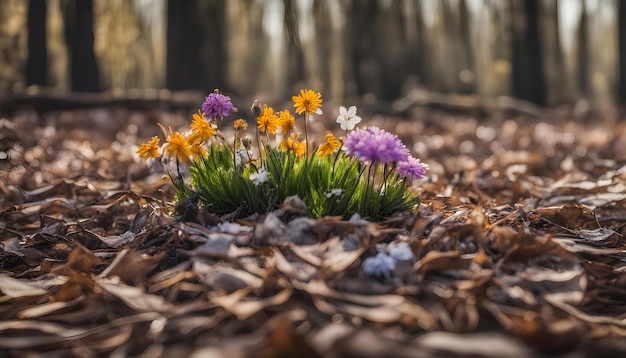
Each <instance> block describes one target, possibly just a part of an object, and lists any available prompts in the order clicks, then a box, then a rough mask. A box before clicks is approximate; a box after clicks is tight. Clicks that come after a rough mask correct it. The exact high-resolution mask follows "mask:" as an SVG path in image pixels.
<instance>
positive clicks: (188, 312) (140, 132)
mask: <svg viewBox="0 0 626 358" xmlns="http://www.w3.org/2000/svg"><path fill="white" fill-rule="evenodd" d="M331 114H332V113H331ZM362 115H363V117H364V119H363V122H362V123H361V125H372V124H376V125H379V126H381V127H384V128H386V129H388V130H390V131H392V132H395V133H399V134H400V135H401V136H402V138H403V140H404V142H405V143H409V144H410V145H409V146H410V149H411V150H412V152H413V154H415V155H416V156H418V157H419V158H421V159H422V161H423V162H425V163H427V164H429V165H430V171H429V172H428V174H427V177H426V178H425V179H424V180H423V181H421V182H419V183H416V188H417V189H418V190H419V191H420V192H421V198H422V203H421V205H420V206H419V208H418V209H417V210H416V212H413V213H407V214H405V215H400V216H397V217H392V218H389V219H388V220H387V221H384V222H377V223H375V222H369V221H367V220H365V219H362V218H356V217H355V218H352V219H350V220H346V219H341V218H322V219H319V220H312V219H303V218H297V215H295V214H293V213H291V214H290V212H289V209H288V208H284V210H281V211H280V212H278V213H276V214H275V215H274V216H273V220H266V218H267V217H268V216H254V217H250V218H245V219H241V220H236V221H234V222H227V221H225V220H224V219H223V218H220V217H217V216H215V215H212V214H210V213H206V212H203V211H198V210H195V209H194V208H193V207H192V206H187V207H183V208H184V209H186V210H185V211H184V215H183V216H180V217H176V218H175V217H172V216H171V215H169V214H170V213H171V211H172V208H173V206H174V202H173V200H174V197H175V196H174V189H173V187H172V185H171V184H170V183H169V181H168V179H167V177H166V176H164V175H163V172H162V171H159V170H158V168H154V167H153V168H152V169H149V168H147V166H146V165H145V163H143V162H140V161H139V160H138V159H137V158H136V156H135V154H134V152H135V150H136V148H137V147H136V146H137V145H138V144H140V143H143V142H144V141H145V140H147V139H149V138H150V137H151V136H152V135H156V134H158V127H157V126H156V122H157V121H158V122H160V123H162V124H164V125H166V126H167V125H172V126H173V127H177V126H182V125H186V124H188V123H189V122H190V120H191V115H190V113H187V112H184V113H183V112H181V113H171V112H168V111H165V110H159V109H154V110H145V111H134V110H129V109H125V108H121V107H110V108H106V109H105V108H93V109H81V110H65V111H58V112H50V113H46V114H42V115H39V114H37V113H36V112H34V111H28V110H23V111H18V112H16V113H14V114H13V115H11V116H9V117H5V118H1V119H0V177H1V179H0V245H1V248H0V356H3V357H4V356H7V357H11V356H25V355H28V356H39V355H44V354H45V356H46V357H54V356H59V357H61V356H62V357H67V356H80V357H89V356H101V355H107V356H108V355H110V356H199V355H200V354H204V355H206V354H211V353H214V354H215V356H224V357H238V356H240V357H246V356H254V357H288V356H299V357H302V358H304V357H382V356H388V357H392V356H393V357H420V356H423V357H447V356H464V355H465V356H472V357H483V356H484V357H504V356H511V357H537V356H563V357H586V356H594V357H598V356H616V355H619V354H620V353H621V354H624V353H626V339H624V337H626V251H625V244H624V235H625V234H626V122H617V121H612V120H605V119H597V118H594V117H593V116H591V119H587V120H582V119H576V118H570V116H567V115H559V116H556V117H544V118H537V117H531V116H529V115H519V114H515V113H508V114H505V113H500V114H496V115H492V116H489V118H485V119H476V118H475V117H473V116H470V115H462V114H458V113H457V114H449V113H444V112H438V111H435V110H427V109H423V108H422V109H419V108H417V109H416V110H414V111H413V113H412V114H411V116H410V117H411V118H396V117H392V116H385V115H374V116H367V115H366V114H362ZM231 121H232V120H231ZM327 121H328V123H325V122H323V121H321V122H318V123H317V124H316V125H314V126H313V128H312V130H313V132H314V133H322V132H323V130H324V129H325V128H330V125H331V124H332V120H329V119H327ZM318 137H320V138H321V136H318ZM183 205H184V204H183ZM276 218H278V219H280V221H278V222H277V221H276V220H274V219H276ZM285 228H286V229H285ZM281 230H282V231H281ZM294 232H295V233H296V234H293V233H294ZM277 233H278V234H277ZM401 242H402V243H406V244H403V245H408V246H409V247H410V249H411V251H412V254H413V255H412V257H408V258H405V259H403V260H398V261H397V262H396V263H395V268H394V270H393V271H392V272H391V275H390V276H389V277H383V276H381V277H370V276H368V275H366V274H364V272H363V269H362V267H361V263H362V262H363V261H364V260H365V259H367V258H369V257H373V256H375V255H376V254H377V252H383V251H384V252H390V251H391V250H392V249H393V248H394V247H398V246H399V245H400V243H401Z"/></svg>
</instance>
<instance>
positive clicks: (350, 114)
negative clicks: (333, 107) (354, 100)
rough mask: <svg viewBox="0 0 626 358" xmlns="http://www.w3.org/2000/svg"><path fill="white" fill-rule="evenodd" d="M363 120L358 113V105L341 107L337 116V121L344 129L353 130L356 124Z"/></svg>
mask: <svg viewBox="0 0 626 358" xmlns="http://www.w3.org/2000/svg"><path fill="white" fill-rule="evenodd" d="M360 122H361V117H359V116H357V115H356V106H350V108H348V109H346V107H344V106H341V107H339V116H338V117H337V123H339V124H340V125H341V129H343V130H344V131H348V130H353V129H354V126H355V125H357V124H359V123H360Z"/></svg>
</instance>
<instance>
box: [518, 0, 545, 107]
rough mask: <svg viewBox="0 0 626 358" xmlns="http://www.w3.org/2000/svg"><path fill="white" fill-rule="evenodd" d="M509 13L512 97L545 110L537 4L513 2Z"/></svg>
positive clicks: (534, 1) (524, 0) (532, 0)
mask: <svg viewBox="0 0 626 358" xmlns="http://www.w3.org/2000/svg"><path fill="white" fill-rule="evenodd" d="M511 9H512V17H513V18H512V25H513V61H512V62H513V69H512V87H513V88H512V91H513V95H514V96H515V97H518V98H521V99H525V100H528V101H531V102H533V103H536V104H539V105H542V106H545V105H546V97H547V96H546V94H547V90H546V79H545V73H544V66H543V59H542V50H541V39H540V31H539V19H540V0H521V1H520V0H514V2H513V4H512V6H511Z"/></svg>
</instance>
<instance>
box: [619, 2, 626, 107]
mask: <svg viewBox="0 0 626 358" xmlns="http://www.w3.org/2000/svg"><path fill="white" fill-rule="evenodd" d="M617 13H618V27H619V33H618V36H619V37H618V38H619V90H618V99H619V102H620V103H621V104H626V3H625V2H624V1H618V2H617Z"/></svg>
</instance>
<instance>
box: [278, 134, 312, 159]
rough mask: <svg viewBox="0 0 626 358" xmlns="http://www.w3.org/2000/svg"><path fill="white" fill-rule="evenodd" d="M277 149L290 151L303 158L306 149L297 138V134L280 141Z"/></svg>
mask: <svg viewBox="0 0 626 358" xmlns="http://www.w3.org/2000/svg"><path fill="white" fill-rule="evenodd" d="M278 147H279V148H280V149H281V150H283V151H288V150H291V151H292V152H294V153H295V154H296V155H297V156H298V157H301V156H303V155H304V152H305V149H306V145H305V143H304V142H303V141H301V140H300V139H299V138H298V135H297V134H292V135H290V136H289V137H287V138H285V139H283V140H282V141H280V144H279V145H278Z"/></svg>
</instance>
